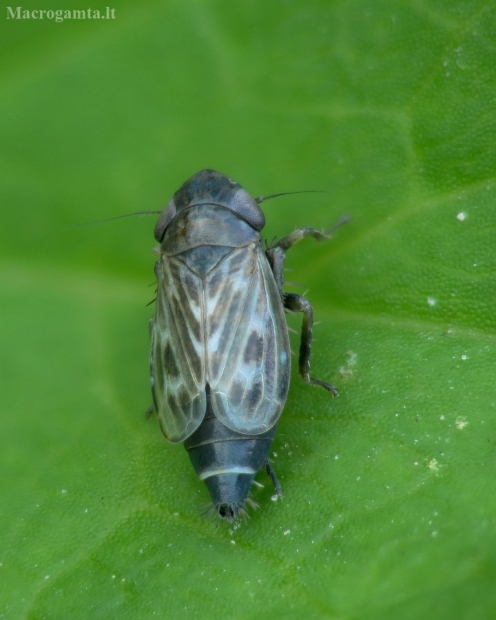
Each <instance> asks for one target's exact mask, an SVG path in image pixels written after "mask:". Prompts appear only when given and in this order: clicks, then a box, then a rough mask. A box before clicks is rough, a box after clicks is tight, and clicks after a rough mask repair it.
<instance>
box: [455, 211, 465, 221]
mask: <svg viewBox="0 0 496 620" xmlns="http://www.w3.org/2000/svg"><path fill="white" fill-rule="evenodd" d="M466 217H467V216H466V215H465V213H463V212H461V213H459V214H458V215H457V216H456V219H457V220H458V221H459V222H463V221H464V220H465V218H466Z"/></svg>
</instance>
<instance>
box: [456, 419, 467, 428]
mask: <svg viewBox="0 0 496 620" xmlns="http://www.w3.org/2000/svg"><path fill="white" fill-rule="evenodd" d="M467 424H468V422H467V419H466V418H464V417H463V416H458V418H456V420H455V426H456V428H457V429H458V430H459V431H461V430H462V429H464V428H465V427H466V426H467Z"/></svg>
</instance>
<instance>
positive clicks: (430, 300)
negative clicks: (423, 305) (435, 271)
mask: <svg viewBox="0 0 496 620" xmlns="http://www.w3.org/2000/svg"><path fill="white" fill-rule="evenodd" d="M427 304H428V305H429V306H430V307H431V308H432V306H435V305H436V300H435V299H434V297H427Z"/></svg>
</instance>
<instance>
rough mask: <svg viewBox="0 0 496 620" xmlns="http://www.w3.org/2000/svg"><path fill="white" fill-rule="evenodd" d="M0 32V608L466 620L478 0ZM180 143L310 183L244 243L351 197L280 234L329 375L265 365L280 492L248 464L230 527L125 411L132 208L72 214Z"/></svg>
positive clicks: (478, 447) (487, 56) (482, 607)
mask: <svg viewBox="0 0 496 620" xmlns="http://www.w3.org/2000/svg"><path fill="white" fill-rule="evenodd" d="M39 8H40V7H39V6H37V5H36V6H33V7H30V8H29V9H28V7H24V6H23V10H24V9H26V10H31V9H39ZM80 8H81V6H80V5H79V4H77V3H76V2H75V0H74V1H70V2H66V3H65V4H64V9H65V10H73V9H80ZM100 9H101V10H104V7H100ZM2 31H3V33H2V56H3V61H4V62H3V63H2V64H1V68H0V84H1V88H2V94H3V97H2V103H1V115H0V136H1V139H0V144H1V147H0V157H1V161H2V165H3V171H4V174H3V175H2V182H1V186H0V192H1V200H2V205H3V209H2V220H1V226H0V252H1V254H0V261H1V268H2V278H1V284H0V295H1V307H2V322H1V324H0V334H1V342H2V346H1V359H2V385H3V391H2V409H3V411H2V415H1V418H0V438H1V439H0V441H1V445H0V455H1V457H0V458H1V464H2V474H3V475H2V477H1V480H0V497H1V499H2V507H3V509H2V511H1V514H0V532H1V534H0V615H1V617H5V618H30V619H38V618H39V619H41V618H50V619H59V618H60V619H64V620H65V619H66V618H71V619H78V618H84V619H86V618H89V617H90V618H95V619H98V618H109V617H110V618H115V617H119V618H133V619H135V618H143V619H147V618H153V617H171V618H179V617H186V618H194V617H202V618H219V617H222V616H230V617H233V618H237V619H241V620H243V619H246V620H248V619H252V618H271V619H273V618H283V619H285V620H292V619H297V618H298V619H300V618H302V617H305V618H307V619H310V618H311V619H313V618H316V619H320V618H340V619H347V620H354V619H364V620H365V619H367V620H368V619H370V618H381V619H389V618H390V619H391V620H393V619H394V620H399V619H401V620H403V619H405V620H410V619H411V620H416V619H418V618H436V619H444V618H446V619H450V620H451V619H453V618H457V619H458V618H460V619H462V618H463V619H465V618H466V619H469V618H470V620H479V619H481V620H482V619H485V618H490V617H494V615H495V614H496V594H495V589H494V583H495V580H496V551H495V549H496V535H495V531H496V528H495V525H496V518H495V514H496V499H495V498H496V494H495V493H494V478H495V473H496V472H495V463H496V460H495V456H496V446H495V438H496V388H495V381H494V377H495V376H496V363H495V360H496V346H495V343H496V318H495V317H496V313H495V311H494V308H495V307H496V278H495V273H496V259H495V256H496V254H495V252H494V237H493V235H494V234H495V230H496V211H495V208H494V204H495V199H496V191H495V188H496V185H495V177H494V167H495V164H496V157H495V144H496V121H495V118H496V115H495V99H494V92H495V88H496V75H495V63H494V39H495V35H496V18H495V14H494V11H493V10H492V6H491V5H490V4H488V3H485V2H482V1H479V0H464V1H463V2H462V1H461V0H455V1H453V0H450V1H448V0H436V2H434V3H431V4H429V5H427V4H426V3H424V2H414V3H398V2H392V1H388V0H377V1H376V2H372V3H371V2H365V0H355V1H352V0H346V1H343V2H329V0H309V2H306V3H301V2H295V1H292V0H289V1H287V2H282V1H276V2H260V1H259V0H250V2H248V1H244V0H242V1H240V2H236V3H233V2H227V1H226V0H214V1H212V2H210V3H203V2H200V0H189V1H186V2H174V1H173V2H169V3H159V2H148V3H145V4H140V5H136V4H132V3H130V2H124V1H123V2H121V3H119V5H118V6H117V7H116V16H115V19H114V20H95V19H85V20H76V19H71V20H69V19H68V20H65V21H62V22H56V21H55V20H54V19H50V18H48V17H46V16H45V18H44V19H29V20H28V19H20V20H14V19H4V21H3V23H2ZM206 167H208V168H214V169H217V170H220V171H222V172H224V173H225V174H228V175H229V176H231V177H232V178H234V179H236V180H237V181H239V182H240V183H241V184H242V185H243V186H244V187H245V188H246V189H247V190H248V191H249V192H250V193H252V194H253V195H262V194H269V193H274V192H281V191H294V190H302V189H322V190H328V191H329V194H327V195H326V194H321V195H319V194H307V195H300V196H288V197H286V198H281V199H279V200H278V201H274V202H269V203H266V204H264V210H265V212H266V217H267V222H268V223H267V227H266V229H265V230H264V234H265V236H266V238H267V239H272V238H273V237H274V236H276V235H277V236H282V235H284V234H286V233H288V232H289V231H291V230H292V229H293V228H295V227H297V226H316V227H322V228H326V227H329V226H330V225H332V224H333V223H334V222H336V221H337V220H338V219H339V217H341V216H342V215H343V214H345V213H346V214H350V215H351V217H352V220H351V222H350V224H348V225H347V226H345V227H343V228H341V229H339V230H338V231H337V232H336V234H335V235H334V237H333V239H331V240H329V241H328V242H325V243H320V244H317V243H315V242H313V241H311V240H307V241H305V242H303V243H301V244H299V245H298V246H296V247H295V248H294V249H292V250H291V252H289V253H288V257H287V266H288V267H289V268H291V269H292V270H293V271H292V272H291V273H288V280H290V281H292V282H295V283H301V284H302V285H303V286H304V287H305V288H304V289H294V288H290V290H297V291H304V290H306V287H308V293H307V296H308V297H309V299H310V300H311V301H312V303H313V305H314V313H315V318H316V321H320V324H318V325H316V327H315V332H314V335H315V340H314V345H313V357H312V372H313V374H314V375H315V376H317V377H319V378H321V379H323V380H327V381H330V382H332V383H333V384H335V385H337V386H338V387H339V388H340V396H339V398H337V399H332V398H331V397H330V396H329V395H328V394H327V393H325V392H324V390H320V389H318V388H312V387H309V386H307V385H306V384H304V383H303V382H302V381H301V380H300V379H299V377H298V376H297V372H296V369H294V371H293V380H292V385H291V390H290V396H289V399H288V402H287V405H286V408H285V411H284V413H283V416H282V418H281V421H280V424H279V427H278V433H277V436H276V439H275V441H274V444H273V448H272V450H271V453H272V459H273V466H274V469H275V470H276V472H277V473H278V476H279V478H280V480H281V483H282V485H283V488H284V493H285V497H284V500H283V501H272V498H271V496H272V494H273V490H272V489H271V486H270V483H269V481H268V480H267V478H266V476H265V475H264V473H263V472H261V473H260V475H259V477H258V480H259V481H260V482H261V483H263V484H264V488H263V489H260V488H254V489H253V493H252V496H253V499H254V500H255V501H256V502H257V503H258V504H259V505H260V508H259V509H258V510H256V511H252V512H251V518H250V519H249V520H246V521H241V522H239V523H237V524H236V525H234V526H224V524H222V523H217V522H215V521H214V520H212V519H208V518H204V517H202V516H201V512H202V510H204V507H205V506H206V505H207V503H208V501H209V498H208V494H207V491H206V488H205V487H204V485H203V483H201V482H200V481H199V480H197V479H196V477H195V474H194V471H193V469H192V467H191V465H190V463H189V459H188V456H187V454H186V452H185V450H184V449H183V448H182V447H181V446H171V445H168V444H167V442H166V441H165V440H164V439H163V437H162V436H161V434H160V431H159V429H158V425H157V421H156V420H155V419H151V420H147V419H146V418H145V416H144V412H145V410H146V409H147V407H148V405H149V404H150V394H149V389H148V377H147V366H148V319H149V316H150V314H151V312H152V309H150V308H147V307H146V303H147V302H148V301H150V300H151V299H152V297H153V290H154V289H153V286H152V287H151V288H148V285H149V284H152V283H153V280H154V277H153V262H154V256H153V253H152V248H153V237H152V230H153V226H154V218H153V217H151V218H145V217H142V218H134V219H125V220H120V221H116V222H108V223H104V224H101V225H92V226H80V225H81V224H84V223H86V222H91V221H94V220H99V219H103V218H109V217H112V216H117V215H121V214H125V213H129V212H134V211H142V210H157V209H161V208H162V206H163V205H164V204H165V203H166V201H167V200H168V199H169V198H170V196H171V195H172V193H173V192H174V191H175V190H176V189H177V187H178V186H179V185H180V184H181V183H182V182H183V181H184V180H186V179H187V178H188V177H189V176H190V175H191V174H193V173H195V172H197V171H198V170H200V169H202V168H206ZM291 325H292V326H293V327H295V328H296V329H299V320H298V319H297V317H292V318H291ZM292 338H293V340H292V346H293V348H294V349H297V347H298V337H297V336H294V337H293V336H292Z"/></svg>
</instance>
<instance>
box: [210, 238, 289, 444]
mask: <svg viewBox="0 0 496 620" xmlns="http://www.w3.org/2000/svg"><path fill="white" fill-rule="evenodd" d="M205 299H206V326H207V328H206V329H207V331H206V335H207V347H206V348H207V372H208V377H209V382H210V388H211V403H212V408H213V410H214V412H215V414H216V416H217V418H218V419H219V420H220V421H221V422H222V423H223V424H225V425H226V426H228V427H229V428H231V429H233V430H235V431H238V432H240V433H246V434H248V435H258V434H260V433H263V432H265V431H267V430H269V429H270V428H271V427H272V426H273V425H274V424H275V423H276V422H277V419H278V418H279V415H280V413H281V411H282V408H283V406H284V402H285V400H286V396H287V391H288V387H289V373H290V350H289V341H288V332H287V326H286V320H285V317H284V311H283V307H282V302H281V299H280V295H279V293H278V290H277V287H276V283H275V281H274V276H273V274H272V271H271V269H270V266H269V264H268V261H267V259H266V257H265V254H264V253H263V251H262V249H261V247H260V245H259V244H253V245H251V246H248V247H244V248H240V249H237V250H234V251H233V252H232V253H231V254H230V255H229V256H228V257H227V258H225V259H224V260H223V261H222V262H221V263H220V264H219V265H218V266H217V267H216V268H215V269H214V270H213V272H212V273H211V274H210V276H209V277H208V278H207V280H206V283H205Z"/></svg>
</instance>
